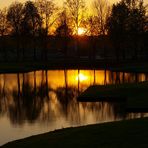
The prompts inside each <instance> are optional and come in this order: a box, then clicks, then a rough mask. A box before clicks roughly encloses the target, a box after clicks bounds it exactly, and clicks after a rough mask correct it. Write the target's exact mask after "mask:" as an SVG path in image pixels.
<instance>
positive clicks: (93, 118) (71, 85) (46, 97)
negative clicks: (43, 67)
mask: <svg viewBox="0 0 148 148" xmlns="http://www.w3.org/2000/svg"><path fill="white" fill-rule="evenodd" d="M146 80H148V75H147V74H134V73H123V72H111V71H106V70H48V71H34V72H29V73H17V74H0V145H2V144H4V143H6V142H8V141H12V140H15V139H20V138H23V137H27V136H31V135H35V134H39V133H43V132H48V131H52V130H55V129H59V128H64V127H69V126H70V127H71V126H80V125H86V124H94V123H101V122H108V121H116V120H121V119H126V118H136V117H144V116H148V114H146V113H139V114H133V113H130V114H125V112H124V109H123V105H124V104H119V103H108V102H96V103H86V102H84V103H79V102H77V99H76V98H77V96H78V95H79V94H80V93H81V92H82V91H84V90H85V89H86V88H87V87H89V86H90V85H93V84H116V83H119V84H120V83H127V82H130V83H132V82H140V81H146Z"/></svg>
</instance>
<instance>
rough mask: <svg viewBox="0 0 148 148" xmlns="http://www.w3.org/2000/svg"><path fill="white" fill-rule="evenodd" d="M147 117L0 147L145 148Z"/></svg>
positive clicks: (147, 143) (71, 130) (146, 142)
mask: <svg viewBox="0 0 148 148" xmlns="http://www.w3.org/2000/svg"><path fill="white" fill-rule="evenodd" d="M147 125H148V118H143V119H134V120H127V121H119V122H113V123H104V124H98V125H88V126H84V127H77V128H68V129H62V130H57V131H54V132H49V133H45V134H41V135H37V136H33V137H29V138H26V139H22V140H18V141H14V142H10V143H8V144H6V145H4V146H2V148H33V147H34V148H49V147H50V148H61V147H62V148H85V147H86V148H119V147H120V148H147V147H148V126H147Z"/></svg>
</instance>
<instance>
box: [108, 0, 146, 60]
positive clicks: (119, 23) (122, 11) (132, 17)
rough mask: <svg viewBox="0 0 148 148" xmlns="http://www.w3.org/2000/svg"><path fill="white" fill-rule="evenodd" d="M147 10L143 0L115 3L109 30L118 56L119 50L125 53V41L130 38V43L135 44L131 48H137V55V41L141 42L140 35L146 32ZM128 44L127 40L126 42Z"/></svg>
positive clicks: (123, 0)
mask: <svg viewBox="0 0 148 148" xmlns="http://www.w3.org/2000/svg"><path fill="white" fill-rule="evenodd" d="M145 12H146V10H145V7H144V6H143V0H122V1H120V2H119V3H117V4H116V5H113V7H112V12H111V15H110V17H109V19H108V23H107V26H108V31H109V34H110V35H111V37H112V39H113V40H114V45H115V48H116V56H117V58H119V57H118V54H119V50H120V51H121V48H122V52H123V54H122V55H123V57H124V56H125V54H124V48H125V47H124V45H125V41H127V39H128V40H130V42H128V44H133V45H134V46H133V47H132V46H131V48H132V49H133V48H134V50H135V57H137V54H138V53H137V46H139V45H137V43H138V44H139V38H140V35H142V34H143V33H144V28H145V21H146V15H145V14H146V13H145ZM126 44H127V42H126Z"/></svg>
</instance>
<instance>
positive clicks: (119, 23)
mask: <svg viewBox="0 0 148 148" xmlns="http://www.w3.org/2000/svg"><path fill="white" fill-rule="evenodd" d="M128 16H129V9H128V7H127V6H126V4H125V3H124V2H123V1H121V2H119V3H117V4H114V5H113V7H112V11H111V15H110V16H109V18H108V22H107V26H108V31H109V35H110V36H111V39H112V40H113V43H114V48H115V50H116V51H115V52H116V58H117V60H118V59H119V52H120V50H121V49H120V48H121V43H122V42H123V40H124V38H125V36H126V33H127V30H126V28H127V25H126V24H127V19H128Z"/></svg>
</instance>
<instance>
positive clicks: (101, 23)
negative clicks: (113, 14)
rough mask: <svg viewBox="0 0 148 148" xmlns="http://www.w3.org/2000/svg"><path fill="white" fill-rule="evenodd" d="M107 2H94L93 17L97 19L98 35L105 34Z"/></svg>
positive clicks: (108, 11) (108, 9)
mask: <svg viewBox="0 0 148 148" xmlns="http://www.w3.org/2000/svg"><path fill="white" fill-rule="evenodd" d="M108 3H109V2H108V1H107V0H95V1H94V10H95V15H96V16H97V17H98V27H99V28H98V29H99V35H105V34H106V21H107V18H108V17H109V15H110V6H109V4H108Z"/></svg>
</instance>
